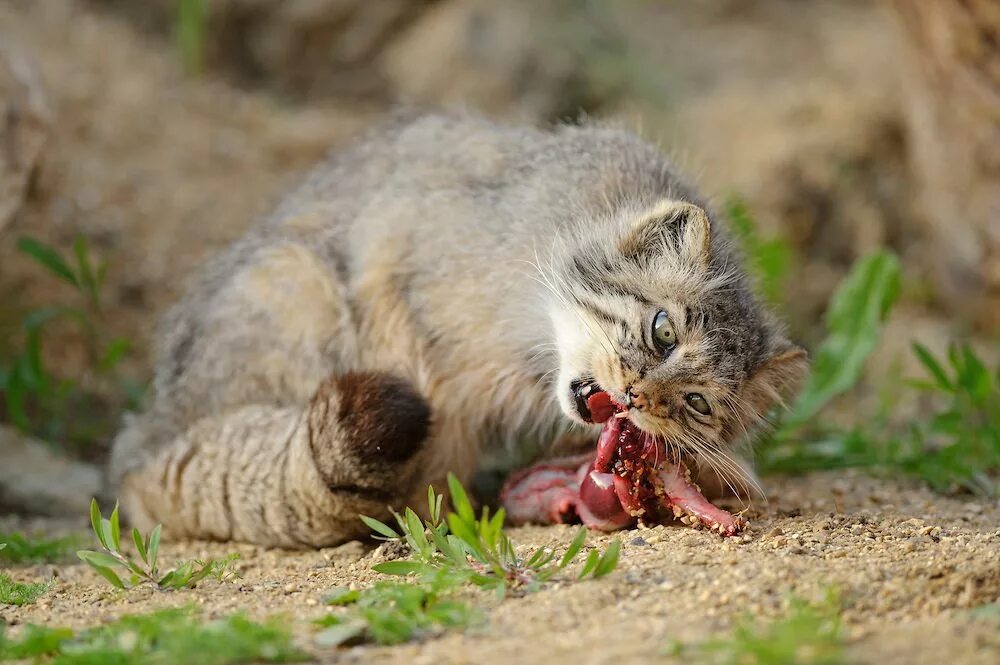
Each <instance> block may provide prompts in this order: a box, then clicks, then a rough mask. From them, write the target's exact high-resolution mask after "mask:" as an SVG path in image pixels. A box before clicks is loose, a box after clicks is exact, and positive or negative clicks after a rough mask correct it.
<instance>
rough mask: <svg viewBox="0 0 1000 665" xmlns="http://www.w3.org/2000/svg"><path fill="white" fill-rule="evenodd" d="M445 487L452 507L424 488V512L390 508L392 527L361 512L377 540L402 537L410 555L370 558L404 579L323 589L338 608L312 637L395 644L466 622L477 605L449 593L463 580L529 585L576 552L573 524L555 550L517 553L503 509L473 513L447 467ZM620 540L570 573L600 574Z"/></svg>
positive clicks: (476, 616)
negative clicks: (447, 509) (569, 539)
mask: <svg viewBox="0 0 1000 665" xmlns="http://www.w3.org/2000/svg"><path fill="white" fill-rule="evenodd" d="M448 488H449V491H450V494H451V502H452V505H453V506H454V508H455V511H454V512H449V513H447V514H444V513H443V511H442V509H443V504H444V496H443V495H441V494H438V493H437V492H435V491H434V488H433V487H428V488H427V514H428V515H429V516H430V517H429V519H427V520H421V519H420V517H419V516H418V515H417V514H416V512H414V511H413V510H412V509H411V508H409V507H408V508H406V509H405V510H404V511H403V512H402V513H398V512H395V511H393V512H392V514H393V516H394V517H395V520H396V524H397V527H396V528H393V527H391V526H389V525H388V524H386V523H384V522H381V521H379V520H377V519H374V518H371V517H368V516H364V515H363V516H361V520H362V521H363V522H364V523H365V524H366V525H367V526H368V527H369V528H370V529H371V530H372V531H374V532H375V534H376V535H375V538H377V539H379V540H387V541H389V540H391V541H398V542H401V543H403V544H405V545H406V547H407V548H408V550H409V553H410V558H408V559H400V560H396V561H386V562H384V563H379V564H376V565H374V566H372V569H373V570H375V571H377V572H380V573H383V574H385V575H393V576H396V577H401V578H405V581H381V582H377V583H375V584H373V585H372V586H370V587H368V588H366V589H344V588H339V589H334V590H332V592H331V593H330V594H328V595H327V597H326V603H327V604H328V605H336V606H343V608H344V611H343V612H341V613H339V614H331V615H328V616H326V617H323V618H322V619H320V620H318V621H317V623H318V624H319V625H320V626H323V627H324V630H323V631H321V632H320V633H319V634H318V635H317V638H316V639H317V641H318V642H319V643H320V644H322V645H325V646H330V645H336V644H343V643H345V642H350V641H372V642H377V643H379V644H398V643H400V642H405V641H407V640H410V639H414V638H415V637H420V636H426V635H431V634H435V633H437V632H440V631H442V630H444V629H447V628H453V627H459V626H467V625H469V624H470V623H473V622H475V621H478V620H480V619H481V618H482V615H481V613H480V612H479V611H478V610H477V609H475V608H473V607H470V606H469V605H468V604H467V603H465V602H462V601H461V600H458V599H456V598H455V597H454V596H455V595H456V594H457V593H458V592H460V591H461V590H463V589H465V588H467V587H468V586H469V585H471V586H472V587H475V588H479V589H483V590H489V591H494V592H495V593H496V594H497V597H502V596H504V595H505V594H506V593H507V591H508V590H518V591H529V592H530V591H533V590H536V589H538V588H539V587H540V586H541V585H542V584H543V583H544V582H546V581H547V580H550V579H552V578H553V577H554V576H555V575H557V574H559V573H561V572H563V571H565V570H566V569H567V567H568V566H569V564H571V563H572V562H573V561H574V560H575V559H576V557H577V555H578V554H579V553H580V552H581V550H582V549H583V547H584V544H585V542H586V538H587V532H586V529H585V528H581V529H580V530H579V531H578V532H577V534H576V536H575V537H574V538H573V540H572V542H571V543H570V544H569V546H568V547H567V548H566V551H565V552H564V553H563V555H562V556H561V557H558V558H557V555H556V553H555V552H554V551H551V550H549V549H546V548H538V549H536V550H534V551H532V552H530V553H529V554H527V555H525V556H520V555H518V554H517V550H516V548H515V547H514V544H513V542H512V541H511V539H510V537H509V536H508V535H507V534H506V533H505V532H504V530H503V523H504V511H503V509H502V508H501V509H499V510H498V511H497V512H496V513H494V514H493V515H492V516H491V515H490V511H489V509H488V508H485V507H484V508H483V511H482V513H481V514H480V516H479V517H478V518H477V517H476V514H475V512H474V510H473V508H472V502H471V501H470V500H469V497H468V494H467V493H466V491H465V488H464V487H462V484H461V483H460V482H459V481H458V478H456V477H455V476H454V475H453V474H448ZM620 551H621V541H619V540H617V539H616V540H614V541H613V542H612V543H611V544H610V545H609V546H608V547H607V549H606V550H605V551H604V552H603V553H602V552H599V551H598V550H592V551H591V552H590V553H589V554H588V555H587V558H586V559H585V560H584V563H583V566H582V567H581V568H580V570H579V571H578V572H577V574H576V579H583V578H585V577H593V578H598V577H603V576H605V575H607V574H608V573H610V572H611V571H613V570H614V569H615V567H616V566H617V564H618V556H619V553H620Z"/></svg>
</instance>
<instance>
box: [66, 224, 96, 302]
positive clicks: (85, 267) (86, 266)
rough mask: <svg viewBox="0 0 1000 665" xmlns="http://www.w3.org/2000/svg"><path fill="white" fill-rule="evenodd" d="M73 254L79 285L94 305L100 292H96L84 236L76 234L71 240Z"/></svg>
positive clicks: (94, 278)
mask: <svg viewBox="0 0 1000 665" xmlns="http://www.w3.org/2000/svg"><path fill="white" fill-rule="evenodd" d="M73 254H74V255H75V256H76V267H77V274H78V275H79V282H80V287H81V289H82V290H83V291H85V292H86V293H87V295H88V297H89V298H90V299H91V302H93V303H94V305H95V306H96V305H97V304H98V302H99V299H100V298H99V296H100V293H99V292H98V286H97V279H96V277H95V276H94V268H93V264H92V263H91V262H90V253H89V252H88V251H87V239H86V238H84V237H83V236H77V239H76V240H75V241H74V242H73Z"/></svg>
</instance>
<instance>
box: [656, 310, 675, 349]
mask: <svg viewBox="0 0 1000 665" xmlns="http://www.w3.org/2000/svg"><path fill="white" fill-rule="evenodd" d="M653 343H654V344H656V347H657V348H658V349H660V351H663V352H664V353H669V352H670V351H673V349H674V347H675V346H677V335H676V334H675V333H674V327H673V326H672V325H670V318H669V317H667V313H666V312H664V311H663V310H660V311H659V312H657V313H656V316H655V317H654V318H653Z"/></svg>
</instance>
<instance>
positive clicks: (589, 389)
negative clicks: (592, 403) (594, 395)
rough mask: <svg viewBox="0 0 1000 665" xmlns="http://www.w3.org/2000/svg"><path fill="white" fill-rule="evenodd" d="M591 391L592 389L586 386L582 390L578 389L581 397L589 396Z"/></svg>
mask: <svg viewBox="0 0 1000 665" xmlns="http://www.w3.org/2000/svg"><path fill="white" fill-rule="evenodd" d="M593 389H594V387H593V386H591V385H586V386H584V387H583V388H580V394H581V395H583V396H584V397H586V396H587V395H589V394H590V391H591V390H593Z"/></svg>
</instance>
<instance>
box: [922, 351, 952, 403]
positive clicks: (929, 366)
mask: <svg viewBox="0 0 1000 665" xmlns="http://www.w3.org/2000/svg"><path fill="white" fill-rule="evenodd" d="M913 352H914V353H915V354H916V356H917V358H918V359H919V360H920V364H921V365H923V366H924V368H925V369H926V370H927V372H928V373H929V374H930V375H931V376H932V377H933V378H934V381H935V383H937V385H938V386H939V387H940V388H942V389H943V390H946V391H948V392H951V391H952V390H953V386H952V383H951V379H949V378H948V374H947V372H945V371H944V368H943V367H941V364H940V363H939V362H938V361H937V359H936V358H935V357H934V355H933V354H932V353H931V352H930V351H929V350H928V349H927V347H926V346H924V345H923V344H920V343H919V342H914V343H913Z"/></svg>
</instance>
